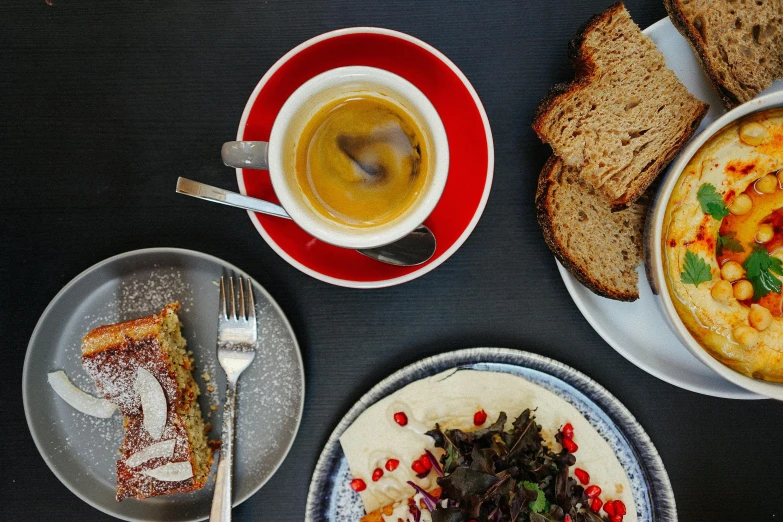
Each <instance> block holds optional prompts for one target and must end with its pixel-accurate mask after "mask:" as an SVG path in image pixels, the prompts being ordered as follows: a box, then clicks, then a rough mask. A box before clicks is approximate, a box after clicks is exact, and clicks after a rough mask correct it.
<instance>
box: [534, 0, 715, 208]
mask: <svg viewBox="0 0 783 522" xmlns="http://www.w3.org/2000/svg"><path fill="white" fill-rule="evenodd" d="M569 55H570V58H571V61H572V62H573V65H574V69H575V71H576V79H575V80H574V81H573V82H572V83H570V84H560V85H556V86H555V87H554V88H553V89H552V90H551V91H550V92H549V94H548V95H547V96H546V98H544V101H543V102H542V103H541V105H540V106H539V108H538V110H537V111H536V115H535V120H534V122H533V129H534V130H535V131H536V133H537V134H538V136H539V137H540V138H541V140H542V141H544V142H546V143H549V144H550V145H551V146H552V149H553V150H554V153H555V155H556V156H558V157H560V158H562V160H563V162H564V163H565V164H566V165H568V166H571V167H574V168H577V169H579V173H580V175H581V176H582V177H584V179H585V180H587V181H588V182H589V183H591V184H592V185H593V186H594V187H595V188H596V189H599V190H600V191H601V193H603V194H604V196H605V198H606V199H607V201H608V202H610V203H611V205H612V207H613V208H615V209H620V208H625V207H626V206H628V205H629V204H631V203H633V202H634V201H636V200H637V199H638V198H639V197H640V196H641V195H642V194H643V193H644V191H645V190H646V189H647V187H648V186H649V185H650V183H652V181H653V180H654V179H655V177H656V176H657V175H658V174H659V173H660V172H661V171H662V170H663V168H664V167H665V166H666V165H667V164H668V163H669V162H670V161H671V160H672V159H673V158H674V156H675V155H676V154H677V153H678V152H679V151H680V149H682V147H683V146H684V145H685V143H686V142H687V141H688V140H689V139H690V137H691V136H692V135H693V132H694V131H695V130H696V128H697V127H698V126H699V123H700V122H701V120H702V118H703V117H704V115H705V114H706V113H707V109H708V105H707V104H706V103H704V102H702V101H700V100H698V99H697V98H695V97H694V96H692V95H691V94H690V93H689V92H688V90H687V89H686V88H685V86H684V85H683V84H682V83H681V82H680V81H679V80H678V79H677V77H676V76H675V75H674V73H673V72H672V71H671V70H669V69H668V68H667V67H666V62H665V59H664V56H663V54H661V52H660V51H658V49H657V48H656V47H655V44H654V43H653V42H652V40H650V39H649V38H648V37H647V36H645V35H644V34H642V32H641V31H640V30H639V27H638V26H637V25H636V24H635V23H634V22H633V20H631V16H630V15H629V14H628V11H627V10H626V9H625V7H624V6H623V4H622V2H619V3H616V4H614V5H612V6H611V7H610V8H609V9H607V10H606V11H605V12H604V13H602V14H600V15H598V16H595V17H594V18H593V19H591V20H590V21H588V22H587V23H586V24H585V25H584V26H583V27H582V29H581V30H580V31H579V32H578V33H577V35H576V37H575V38H574V39H573V40H572V41H571V44H570V46H569Z"/></svg>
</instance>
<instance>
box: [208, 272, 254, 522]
mask: <svg viewBox="0 0 783 522" xmlns="http://www.w3.org/2000/svg"><path fill="white" fill-rule="evenodd" d="M224 279H225V278H224V277H222V276H221V278H220V311H219V314H218V335H217V356H218V362H220V366H221V367H222V368H223V371H224V372H226V402H225V405H224V406H223V434H222V436H221V438H222V443H221V447H220V462H219V463H218V469H217V480H216V483H215V493H214V494H213V495H212V510H211V511H210V514H209V520H210V522H226V521H230V520H231V498H232V495H231V489H232V487H231V478H232V475H233V472H232V469H233V467H234V427H235V426H236V405H237V380H238V379H239V376H240V374H241V373H242V372H243V371H244V370H245V368H247V367H248V366H250V363H252V362H253V359H254V358H255V356H256V340H257V339H258V327H257V325H256V305H255V299H254V298H253V285H252V283H251V282H250V278H248V279H247V290H245V284H244V282H243V280H242V278H241V277H239V278H237V280H238V285H237V286H239V314H237V304H236V301H237V299H236V296H237V294H236V292H235V289H234V278H233V277H229V278H228V293H227V292H226V284H225V281H224ZM246 300H247V305H246V304H245V301H246ZM227 301H229V302H227ZM229 304H230V306H231V308H230V309H229Z"/></svg>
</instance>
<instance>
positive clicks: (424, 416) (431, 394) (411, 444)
mask: <svg viewBox="0 0 783 522" xmlns="http://www.w3.org/2000/svg"><path fill="white" fill-rule="evenodd" d="M527 408H530V409H534V408H537V409H536V410H535V412H534V413H535V417H536V422H537V423H538V424H540V425H541V427H542V431H541V435H542V437H543V438H544V442H545V444H546V445H547V446H549V447H550V448H552V449H553V450H554V451H560V450H561V447H560V444H559V443H557V442H556V441H555V434H556V433H557V432H558V430H559V429H560V428H561V427H562V426H564V425H565V424H567V423H571V424H572V425H573V427H574V442H576V444H577V445H578V446H579V449H578V451H577V453H575V456H576V466H574V468H572V472H573V470H574V469H575V468H582V469H584V470H586V471H587V472H588V473H589V474H590V483H591V484H595V485H597V486H599V487H600V488H601V490H602V491H603V493H602V495H601V498H602V500H603V501H604V502H606V501H609V500H621V501H622V502H623V503H625V505H626V507H627V514H626V515H625V517H624V519H623V520H624V521H625V522H635V521H636V520H637V515H636V504H635V502H634V499H633V489H632V488H631V484H630V481H629V480H628V477H627V475H626V473H625V471H624V470H623V467H622V465H621V464H620V461H619V460H618V459H617V457H616V456H615V454H614V451H613V450H612V448H611V446H610V445H609V443H608V442H606V440H605V439H604V438H603V437H602V436H601V435H600V434H599V433H598V431H596V429H595V428H593V426H592V425H591V424H590V423H589V422H588V420H587V419H586V418H584V416H583V415H582V414H581V413H579V411H578V410H577V409H576V408H574V407H573V406H572V405H571V404H569V403H568V402H566V401H565V400H563V399H562V398H560V397H558V396H557V395H555V394H554V393H552V392H550V391H549V390H547V389H545V388H543V387H541V386H539V385H537V384H534V383H532V382H530V381H528V380H526V379H523V378H522V377H519V376H516V375H511V374H508V373H499V372H489V371H477V370H458V371H455V370H448V371H446V372H443V373H440V374H438V375H434V376H432V377H427V378H425V379H421V380H418V381H415V382H413V383H411V384H409V385H407V386H405V387H404V388H402V389H400V390H398V391H396V392H394V393H393V394H391V395H389V396H388V397H385V398H384V399H381V400H380V401H378V402H376V403H375V404H373V405H372V406H370V407H369V408H367V409H366V410H365V411H364V412H363V413H362V414H361V415H360V416H359V417H358V418H357V419H356V420H355V421H354V422H353V424H351V426H350V427H349V428H348V429H347V430H345V433H343V435H342V437H340V444H341V446H342V448H343V451H344V453H345V457H346V460H347V461H348V466H349V468H350V470H351V474H352V475H353V477H355V478H360V479H362V480H364V481H365V483H366V485H367V487H366V489H364V490H363V491H361V492H360V493H359V495H360V496H361V498H362V502H363V503H364V507H365V509H366V511H367V512H368V513H370V512H372V511H375V510H376V509H378V508H381V507H383V506H387V505H389V504H397V505H398V506H397V507H398V508H399V506H401V505H403V506H404V505H406V504H407V499H408V498H410V497H413V494H414V490H413V488H411V487H410V486H409V485H408V484H407V481H408V480H411V481H413V482H415V483H416V484H418V485H419V486H420V487H421V488H423V489H424V490H426V491H432V490H433V489H435V488H436V487H437V483H436V477H437V475H436V474H435V473H434V472H431V473H430V474H429V475H427V476H426V477H425V478H423V479H419V478H417V477H416V474H415V473H414V472H413V471H412V470H411V464H412V463H413V462H414V461H415V460H416V459H418V458H419V457H420V456H421V455H422V453H424V451H425V450H429V451H432V452H433V453H434V454H435V455H436V456H438V457H440V456H441V455H442V451H443V450H441V449H439V448H435V446H434V444H433V440H432V438H431V437H429V436H428V435H425V433H426V432H427V431H429V430H431V429H433V428H434V427H435V424H436V423H438V424H440V426H441V428H444V429H450V428H456V429H462V430H471V429H476V428H477V427H476V426H474V424H473V415H474V413H475V412H477V411H479V410H484V411H485V412H486V414H487V420H486V422H485V424H484V426H483V427H486V426H488V425H489V424H491V423H492V422H494V421H495V420H497V418H498V415H499V414H500V412H506V415H508V421H507V422H508V423H507V425H506V429H510V427H511V423H512V422H513V421H514V419H515V418H516V417H517V416H518V415H519V414H521V413H522V412H523V411H524V410H525V409H527ZM397 412H404V413H405V414H406V416H407V424H405V426H400V425H399V424H398V423H397V422H395V420H394V414H395V413H397ZM389 458H394V459H397V460H399V467H398V468H396V469H395V470H394V471H393V472H386V473H384V475H383V477H381V479H380V480H378V481H373V480H372V474H373V470H375V469H376V468H379V467H380V468H383V467H384V463H385V462H386V461H387V460H388V459H389ZM404 511H405V509H404V508H402V511H401V513H404ZM395 514H396V512H395ZM395 514H393V515H392V516H390V517H388V520H394V521H396V520H397V518H402V519H403V520H404V519H405V518H406V517H405V516H401V517H396V516H395ZM422 515H424V513H422ZM384 519H387V517H384ZM422 520H426V518H422Z"/></svg>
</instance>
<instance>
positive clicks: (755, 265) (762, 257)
mask: <svg viewBox="0 0 783 522" xmlns="http://www.w3.org/2000/svg"><path fill="white" fill-rule="evenodd" d="M742 267H743V268H744V269H745V272H746V276H747V278H748V281H750V283H751V284H752V285H753V300H754V301H758V300H759V299H761V298H762V297H764V296H765V295H767V294H769V293H770V292H774V293H776V294H779V293H780V279H778V278H777V277H775V275H774V274H777V275H780V276H783V262H782V261H781V260H780V259H778V258H777V257H772V256H771V255H769V252H767V249H766V248H764V247H763V246H761V245H757V246H755V247H754V248H753V252H751V253H750V255H749V256H748V258H747V259H746V260H745V262H744V263H742Z"/></svg>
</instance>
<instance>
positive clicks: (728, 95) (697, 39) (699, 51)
mask: <svg viewBox="0 0 783 522" xmlns="http://www.w3.org/2000/svg"><path fill="white" fill-rule="evenodd" d="M663 4H664V5H665V6H666V12H667V13H669V19H670V20H671V21H672V23H673V24H674V27H676V28H677V30H678V31H680V34H682V35H683V36H684V37H685V39H686V40H688V43H689V44H690V46H691V48H692V49H693V52H694V53H696V57H697V58H698V59H699V63H700V64H701V68H702V69H703V70H704V73H705V74H706V75H707V79H708V80H709V81H710V83H711V84H712V87H713V89H715V92H716V94H717V95H718V97H719V98H720V99H721V101H722V102H723V105H725V106H726V108H727V109H733V108H734V107H736V106H737V105H740V104H741V103H742V102H741V101H740V100H739V99H738V98H737V96H736V95H735V94H734V93H732V92H731V91H730V90H729V88H728V85H727V84H726V82H724V81H722V80H721V79H720V77H719V76H718V73H717V70H716V68H715V66H714V65H713V64H712V58H711V57H710V55H709V53H708V52H707V50H706V47H707V43H706V42H705V41H704V38H702V36H701V33H699V31H698V30H697V29H696V28H695V27H694V26H693V24H692V23H691V22H690V21H689V20H688V18H687V17H686V16H685V13H684V12H683V10H682V9H681V8H680V2H679V0H663Z"/></svg>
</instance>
